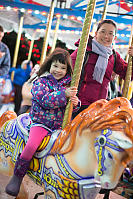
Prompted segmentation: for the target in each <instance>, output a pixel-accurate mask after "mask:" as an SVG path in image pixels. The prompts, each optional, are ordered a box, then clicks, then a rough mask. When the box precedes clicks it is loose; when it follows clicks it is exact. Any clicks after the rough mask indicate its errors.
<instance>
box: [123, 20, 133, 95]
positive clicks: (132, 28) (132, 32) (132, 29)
mask: <svg viewBox="0 0 133 199" xmlns="http://www.w3.org/2000/svg"><path fill="white" fill-rule="evenodd" d="M132 34H133V23H132V27H131V33H130V38H129V44H128V45H129V46H131V42H132ZM128 58H129V55H128V54H127V56H126V62H128ZM123 85H124V79H122V82H121V92H122V89H123Z"/></svg>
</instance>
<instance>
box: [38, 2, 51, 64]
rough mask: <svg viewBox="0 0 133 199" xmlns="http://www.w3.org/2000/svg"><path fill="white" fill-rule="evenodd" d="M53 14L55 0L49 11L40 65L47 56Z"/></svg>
mask: <svg viewBox="0 0 133 199" xmlns="http://www.w3.org/2000/svg"><path fill="white" fill-rule="evenodd" d="M53 14H54V0H52V1H51V6H50V11H49V15H48V22H47V26H46V32H45V37H44V42H43V47H42V54H41V59H40V66H41V65H42V63H43V61H44V59H45V57H46V53H47V46H48V39H49V33H50V29H51V24H52V18H53Z"/></svg>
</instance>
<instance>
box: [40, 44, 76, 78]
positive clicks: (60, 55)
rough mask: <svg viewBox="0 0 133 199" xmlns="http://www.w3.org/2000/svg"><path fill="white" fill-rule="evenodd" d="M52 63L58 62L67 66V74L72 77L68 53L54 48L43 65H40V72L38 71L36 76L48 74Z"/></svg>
mask: <svg viewBox="0 0 133 199" xmlns="http://www.w3.org/2000/svg"><path fill="white" fill-rule="evenodd" d="M54 61H59V62H60V63H62V64H66V65H67V74H69V75H70V76H72V73H73V69H72V60H71V56H70V54H69V52H68V51H67V50H65V49H62V48H55V50H54V51H53V52H52V53H51V54H50V55H49V56H48V57H46V59H45V61H44V63H43V64H42V65H41V67H40V70H39V71H38V73H37V74H38V76H41V75H42V74H43V73H44V72H46V71H47V72H50V68H51V64H52V62H54Z"/></svg>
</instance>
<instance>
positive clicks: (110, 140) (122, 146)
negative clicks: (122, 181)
mask: <svg viewBox="0 0 133 199" xmlns="http://www.w3.org/2000/svg"><path fill="white" fill-rule="evenodd" d="M132 147H133V142H132V141H131V139H130V138H129V137H127V136H126V135H125V134H124V133H123V132H119V131H111V130H110V129H105V130H102V132H101V134H100V136H98V137H97V138H96V139H95V150H96V154H97V160H98V168H97V170H96V171H95V178H96V179H97V180H98V181H100V182H101V186H102V188H105V189H112V188H114V187H115V186H116V185H117V182H118V181H119V178H120V176H121V174H122V172H123V170H124V168H125V165H126V162H127V160H128V153H127V151H126V150H129V149H131V148H132Z"/></svg>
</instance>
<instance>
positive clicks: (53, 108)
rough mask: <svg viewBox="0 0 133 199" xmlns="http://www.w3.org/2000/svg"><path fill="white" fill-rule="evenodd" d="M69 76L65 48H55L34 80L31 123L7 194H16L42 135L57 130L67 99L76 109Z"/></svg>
mask: <svg viewBox="0 0 133 199" xmlns="http://www.w3.org/2000/svg"><path fill="white" fill-rule="evenodd" d="M71 75H72V66H71V57H70V54H69V53H68V51H66V50H64V49H61V48H56V49H55V50H54V52H53V53H52V54H51V55H50V56H48V57H47V58H46V60H45V62H44V63H43V65H42V67H41V68H40V70H39V72H38V78H37V79H36V80H35V81H34V82H33V87H32V91H31V92H32V95H33V97H32V106H31V110H30V117H31V119H32V121H33V124H32V126H31V128H30V134H29V139H28V142H27V144H26V146H25V148H24V150H23V152H22V154H21V155H20V156H19V157H18V158H17V161H16V164H15V169H14V175H13V177H12V178H11V180H10V182H9V184H8V185H7V186H6V193H8V194H9V195H12V196H17V195H18V193H19V189H20V185H21V182H22V179H23V177H24V175H25V174H26V171H27V169H28V168H29V164H30V160H31V159H32V157H33V155H34V153H35V152H36V150H37V148H38V146H39V145H40V143H41V141H42V140H43V139H44V137H45V136H46V135H47V134H48V133H49V132H50V133H52V131H53V130H56V129H60V128H61V125H62V121H63V116H64V111H65V107H66V104H67V99H68V98H70V100H71V101H72V104H73V105H74V106H76V108H78V106H80V105H79V104H80V101H79V100H78V97H77V96H76V94H77V88H76V87H69V85H70V81H71Z"/></svg>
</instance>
